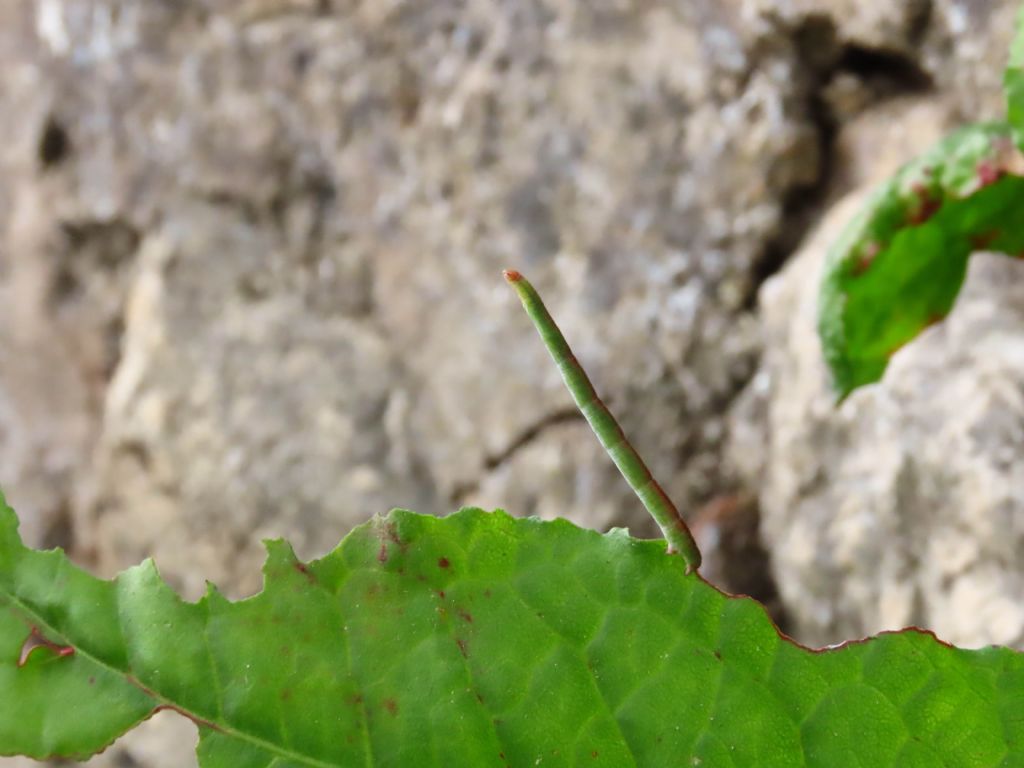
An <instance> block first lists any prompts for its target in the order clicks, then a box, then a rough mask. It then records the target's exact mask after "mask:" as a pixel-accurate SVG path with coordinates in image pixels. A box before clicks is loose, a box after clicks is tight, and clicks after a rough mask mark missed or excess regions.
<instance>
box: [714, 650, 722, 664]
mask: <svg viewBox="0 0 1024 768" xmlns="http://www.w3.org/2000/svg"><path fill="white" fill-rule="evenodd" d="M715 658H716V659H718V660H719V661H721V660H722V652H721V651H717V650H716V651H715Z"/></svg>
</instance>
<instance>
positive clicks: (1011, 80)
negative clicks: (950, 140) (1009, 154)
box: [1003, 7, 1024, 148]
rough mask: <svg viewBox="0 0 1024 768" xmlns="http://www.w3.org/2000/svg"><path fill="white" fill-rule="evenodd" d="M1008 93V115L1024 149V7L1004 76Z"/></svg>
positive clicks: (1019, 16) (1018, 141) (1019, 14)
mask: <svg viewBox="0 0 1024 768" xmlns="http://www.w3.org/2000/svg"><path fill="white" fill-rule="evenodd" d="M1003 90H1004V91H1005V92H1006V113H1007V117H1008V119H1009V121H1010V125H1011V126H1013V130H1014V132H1015V134H1016V137H1017V146H1018V147H1021V148H1024V7H1021V9H1020V11H1018V13H1017V34H1016V35H1015V36H1014V38H1013V43H1012V45H1011V46H1010V61H1009V63H1008V64H1007V66H1006V72H1005V73H1004V74H1003Z"/></svg>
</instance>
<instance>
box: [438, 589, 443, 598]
mask: <svg viewBox="0 0 1024 768" xmlns="http://www.w3.org/2000/svg"><path fill="white" fill-rule="evenodd" d="M437 596H438V597H440V598H441V599H442V600H444V590H443V589H439V590H437Z"/></svg>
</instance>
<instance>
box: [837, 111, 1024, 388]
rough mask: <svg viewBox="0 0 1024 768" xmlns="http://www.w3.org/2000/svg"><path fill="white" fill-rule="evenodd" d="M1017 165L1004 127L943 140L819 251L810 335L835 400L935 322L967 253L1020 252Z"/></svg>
mask: <svg viewBox="0 0 1024 768" xmlns="http://www.w3.org/2000/svg"><path fill="white" fill-rule="evenodd" d="M1022 174H1024V158H1022V157H1021V154H1020V152H1019V150H1017V149H1016V147H1015V145H1014V143H1013V140H1012V131H1011V129H1010V127H1009V126H1007V125H1005V124H988V125H976V126H971V127H968V128H965V129H963V130H960V131H958V132H957V133H955V134H953V135H951V136H949V137H948V138H947V139H945V140H944V141H942V142H941V143H940V144H939V145H938V146H936V147H935V148H933V149H932V150H931V151H930V152H928V153H927V154H925V155H923V156H922V157H920V158H918V159H917V160H915V161H913V162H912V163H910V164H909V165H907V166H905V167H904V168H903V169H902V170H900V171H899V173H897V174H896V175H895V176H894V177H893V178H892V179H891V180H890V181H889V182H887V183H886V184H884V185H883V186H882V187H881V188H880V189H879V190H878V191H877V192H876V193H875V194H874V196H873V197H872V199H871V201H870V202H869V203H868V204H867V206H866V207H865V208H864V210H862V211H861V212H860V214H859V215H858V216H857V217H856V218H855V219H854V220H853V221H852V222H851V224H850V225H849V226H848V228H847V229H846V231H845V232H844V234H843V236H842V237H841V238H840V239H839V242H837V243H836V245H835V247H834V248H833V250H832V252H831V253H830V254H829V259H828V263H827V265H826V269H825V276H824V280H823V283H822V289H821V297H820V305H819V321H818V328H819V332H820V334H821V338H822V344H823V348H824V352H825V359H826V361H827V362H828V365H829V368H830V369H831V371H832V377H833V385H834V387H835V390H836V392H837V393H838V394H839V396H840V397H846V396H847V395H848V394H850V392H852V391H853V390H854V389H856V388H857V387H859V386H862V385H864V384H870V383H872V382H875V381H878V380H879V379H880V378H881V377H882V374H883V373H884V372H885V368H886V366H887V365H888V363H889V358H890V357H891V356H892V355H893V353H894V352H896V350H898V349H899V348H900V347H902V346H903V345H904V344H906V343H907V342H908V341H910V340H911V339H913V338H914V337H915V336H916V335H917V334H918V333H920V332H921V331H922V330H923V329H924V328H925V327H927V326H928V325H930V324H932V323H934V322H937V321H939V320H941V319H942V318H944V317H945V316H946V314H947V313H948V312H949V310H950V309H951V308H952V306H953V302H954V301H955V300H956V296H957V294H958V293H959V291H960V286H961V284H962V283H963V279H964V274H965V273H966V269H967V259H968V257H969V256H970V254H971V252H972V251H976V250H989V251H1002V252H1004V253H1007V254H1010V255H1014V256H1016V255H1019V254H1021V253H1022V252H1024V225H1022V224H1021V219H1020V216H1021V201H1022V200H1024V178H1022Z"/></svg>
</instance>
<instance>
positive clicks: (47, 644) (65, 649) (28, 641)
mask: <svg viewBox="0 0 1024 768" xmlns="http://www.w3.org/2000/svg"><path fill="white" fill-rule="evenodd" d="M37 648H48V649H49V650H51V651H53V653H55V654H56V655H57V656H58V657H64V656H71V655H72V654H74V652H75V649H74V647H73V646H70V645H61V644H60V643H55V642H53V641H52V640H47V639H46V638H45V637H43V634H42V633H41V632H40V631H39V628H38V627H32V630H31V631H30V632H29V634H28V637H26V638H25V642H24V643H23V644H22V646H21V654H20V655H19V656H18V666H19V667H24V666H25V665H26V664H28V659H29V657H30V656H31V655H32V652H33V651H35V650H36V649H37Z"/></svg>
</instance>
